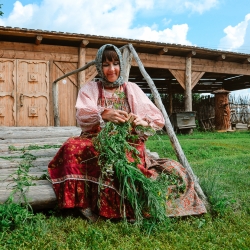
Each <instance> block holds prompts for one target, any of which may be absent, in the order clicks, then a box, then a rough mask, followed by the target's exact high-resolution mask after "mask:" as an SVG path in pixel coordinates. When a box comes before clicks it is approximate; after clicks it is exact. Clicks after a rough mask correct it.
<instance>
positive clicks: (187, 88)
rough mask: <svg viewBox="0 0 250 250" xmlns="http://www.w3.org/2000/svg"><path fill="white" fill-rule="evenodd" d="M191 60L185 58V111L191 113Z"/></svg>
mask: <svg viewBox="0 0 250 250" xmlns="http://www.w3.org/2000/svg"><path fill="white" fill-rule="evenodd" d="M191 85H192V58H191V57H186V75H185V111H192V87H191Z"/></svg>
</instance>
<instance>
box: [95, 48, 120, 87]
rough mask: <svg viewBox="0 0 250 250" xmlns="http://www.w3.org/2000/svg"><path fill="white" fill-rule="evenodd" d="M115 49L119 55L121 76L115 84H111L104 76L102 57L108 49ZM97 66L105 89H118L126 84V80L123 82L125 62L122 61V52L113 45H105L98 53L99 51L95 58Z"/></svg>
mask: <svg viewBox="0 0 250 250" xmlns="http://www.w3.org/2000/svg"><path fill="white" fill-rule="evenodd" d="M110 47H112V48H114V50H115V52H116V53H117V55H118V58H119V61H120V75H119V77H118V79H117V80H116V81H114V82H109V81H108V80H107V79H106V78H105V75H104V74H103V71H102V55H103V51H104V50H105V49H107V48H110ZM95 66H96V69H97V72H98V74H99V76H100V80H101V81H102V83H103V85H104V86H105V87H111V88H112V87H118V86H120V85H122V84H123V83H124V80H123V77H122V75H123V70H124V69H123V68H124V66H123V60H122V54H121V52H120V50H119V49H118V48H117V47H116V46H115V45H113V44H105V45H103V46H102V47H101V48H100V49H99V50H98V51H97V54H96V58H95Z"/></svg>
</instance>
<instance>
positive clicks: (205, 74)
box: [0, 26, 250, 127]
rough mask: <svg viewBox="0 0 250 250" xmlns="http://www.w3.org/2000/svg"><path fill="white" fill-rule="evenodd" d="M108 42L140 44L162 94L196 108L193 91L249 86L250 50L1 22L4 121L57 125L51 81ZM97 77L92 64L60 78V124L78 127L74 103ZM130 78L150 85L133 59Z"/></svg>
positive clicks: (0, 103) (1, 123)
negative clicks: (178, 96)
mask: <svg viewBox="0 0 250 250" xmlns="http://www.w3.org/2000/svg"><path fill="white" fill-rule="evenodd" d="M106 43H112V44H114V45H116V46H117V47H122V46H124V45H126V44H128V43H130V44H132V45H133V46H134V48H135V49H136V51H137V53H138V55H139V57H140V59H141V61H142V63H143V65H144V66H145V68H146V70H147V72H148V74H149V75H150V76H151V78H152V79H153V80H154V82H155V85H156V87H157V89H158V91H159V92H160V93H168V94H169V97H170V98H171V96H172V95H173V94H174V93H182V94H184V95H185V110H186V111H192V93H212V92H213V91H214V90H218V89H220V88H224V89H226V90H228V91H233V90H240V89H246V88H249V87H250V55H249V54H241V53H233V52H226V51H218V50H211V49H206V48H200V47H194V46H183V45H176V44H167V43H160V42H150V41H142V40H132V39H123V38H114V37H104V36H94V35H86V34H75V33H64V32H55V31H45V30H31V29H23V28H12V27H2V26H1V27H0V126H18V127H21V126H22V127H26V126H29V127H39V126H40V127H44V126H45V127H46V126H54V113H53V100H52V98H53V97H52V83H53V81H54V80H55V79H57V78H58V77H60V76H62V75H64V74H65V73H68V72H70V71H73V70H75V69H77V68H79V67H82V66H84V65H85V64H86V63H88V62H90V61H92V60H94V58H95V54H96V51H97V49H98V48H99V47H100V46H101V45H103V44H106ZM93 78H98V75H97V72H96V69H95V67H94V66H91V67H90V68H88V69H87V70H85V71H82V72H80V73H78V74H76V75H71V76H70V77H68V78H65V79H64V80H61V81H60V82H59V85H58V87H59V100H58V101H59V112H60V114H59V115H60V125H61V126H75V125H76V121H75V108H74V107H75V102H76V97H77V93H78V90H79V88H80V86H81V85H82V84H84V83H85V82H87V81H90V80H92V79H93ZM129 79H130V81H133V82H136V83H137V84H138V85H139V86H140V87H141V88H142V89H143V91H144V92H145V93H150V89H149V87H148V85H147V83H146V81H145V79H143V77H142V75H141V73H140V71H139V68H138V66H137V64H136V62H135V61H134V60H132V61H131V69H130V76H129Z"/></svg>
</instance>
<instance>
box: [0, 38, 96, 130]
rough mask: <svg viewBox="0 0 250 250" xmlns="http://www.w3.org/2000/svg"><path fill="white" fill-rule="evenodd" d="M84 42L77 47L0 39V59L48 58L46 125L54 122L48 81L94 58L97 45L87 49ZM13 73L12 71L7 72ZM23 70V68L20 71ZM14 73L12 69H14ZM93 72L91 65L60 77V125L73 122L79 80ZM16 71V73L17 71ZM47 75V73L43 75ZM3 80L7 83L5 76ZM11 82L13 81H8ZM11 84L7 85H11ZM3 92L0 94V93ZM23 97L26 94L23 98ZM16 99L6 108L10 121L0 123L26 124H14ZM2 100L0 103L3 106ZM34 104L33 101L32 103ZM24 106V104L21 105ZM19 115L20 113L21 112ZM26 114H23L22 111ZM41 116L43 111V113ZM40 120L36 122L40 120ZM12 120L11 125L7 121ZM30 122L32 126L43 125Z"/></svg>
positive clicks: (38, 59) (3, 124)
mask: <svg viewBox="0 0 250 250" xmlns="http://www.w3.org/2000/svg"><path fill="white" fill-rule="evenodd" d="M84 45H85V46H86V45H87V43H86V41H83V43H82V46H81V45H79V48H77V47H70V46H55V45H44V44H39V45H37V44H24V43H18V42H3V41H0V60H1V58H2V59H5V58H7V59H9V58H11V60H13V61H15V60H20V59H22V60H27V63H28V62H29V61H31V60H34V61H44V62H48V64H49V77H48V81H49V89H48V91H49V93H47V95H48V98H49V106H48V108H46V109H45V110H44V111H46V112H47V113H46V114H45V116H48V117H47V118H46V119H48V120H49V122H48V125H49V126H54V113H53V95H52V83H53V81H54V80H55V79H57V78H58V77H60V76H62V75H64V74H66V73H68V72H70V71H72V70H75V69H77V68H78V67H79V66H81V65H82V64H83V65H84V64H85V63H86V62H89V61H92V60H93V59H94V58H95V55H96V50H97V49H90V48H85V47H84ZM10 73H11V75H13V74H14V73H13V72H10ZM22 73H23V74H26V73H25V72H22ZM15 74H16V73H15ZM96 74H97V72H96V70H95V69H94V70H93V69H92V71H91V72H87V74H85V72H81V73H79V74H78V75H77V74H75V75H72V76H70V77H68V78H66V79H65V81H60V83H59V85H58V91H59V99H58V105H59V110H60V119H61V121H60V124H61V126H75V125H76V119H75V103H76V98H77V94H78V90H79V88H80V86H81V85H82V84H84V83H85V80H86V78H87V77H88V79H87V80H91V79H90V78H93V77H94V76H95V75H96ZM18 75H20V74H18ZM46 77H47V76H46ZM13 80H14V81H16V82H15V83H14V84H15V85H14V86H17V84H18V79H13ZM6 83H7V84H8V85H9V84H10V83H9V80H8V82H7V81H6ZM12 85H13V84H12ZM12 85H11V86H12ZM13 94H14V96H13V99H14V100H17V101H18V100H19V99H20V98H19V96H15V95H17V94H15V92H13ZM3 95H4V93H2V94H1V95H0V97H1V96H3ZM4 98H5V97H4V96H3V97H2V100H3V101H0V102H5V100H4ZM26 99H27V98H26ZM17 101H14V104H12V105H13V107H9V108H8V110H13V112H14V113H13V116H14V118H13V122H12V123H10V122H8V124H7V121H5V120H6V119H5V120H4V121H3V122H2V123H0V124H1V125H2V126H29V125H28V124H24V125H18V124H17V122H15V121H16V116H20V114H19V112H16V110H17V111H18V107H19V104H18V102H17ZM6 105H7V104H6V103H2V105H1V107H2V106H6ZM36 106H37V104H36ZM25 110H26V107H25ZM1 112H4V109H3V108H2V109H1ZM21 115H22V114H21ZM26 115H27V114H26ZM5 117H12V115H8V116H7V115H6V114H5ZM38 117H39V118H40V117H41V110H39V115H38ZM43 117H44V115H43ZM20 119H22V120H23V121H25V120H27V118H26V117H20ZM40 123H41V122H39V124H40ZM11 124H12V125H11ZM39 124H36V123H34V125H32V126H44V125H39Z"/></svg>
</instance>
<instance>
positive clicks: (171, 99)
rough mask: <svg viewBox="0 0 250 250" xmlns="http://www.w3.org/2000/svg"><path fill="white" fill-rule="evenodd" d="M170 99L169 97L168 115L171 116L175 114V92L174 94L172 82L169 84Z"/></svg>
mask: <svg viewBox="0 0 250 250" xmlns="http://www.w3.org/2000/svg"><path fill="white" fill-rule="evenodd" d="M168 97H169V107H168V113H169V114H170V115H171V114H172V113H173V92H172V84H171V82H170V83H168Z"/></svg>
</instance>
